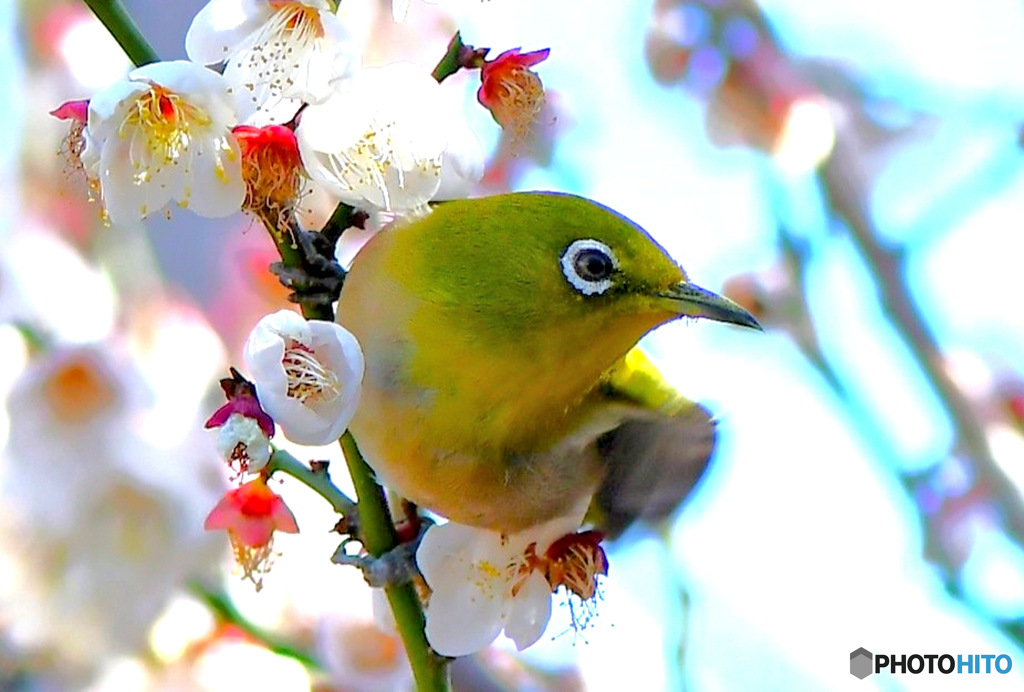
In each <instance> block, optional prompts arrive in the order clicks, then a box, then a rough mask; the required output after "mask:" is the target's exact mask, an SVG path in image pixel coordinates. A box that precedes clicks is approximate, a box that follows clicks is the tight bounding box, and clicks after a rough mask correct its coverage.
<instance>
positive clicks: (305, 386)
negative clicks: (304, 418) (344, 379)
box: [281, 339, 341, 404]
mask: <svg viewBox="0 0 1024 692" xmlns="http://www.w3.org/2000/svg"><path fill="white" fill-rule="evenodd" d="M281 364H282V365H283V366H284V372H285V375H286V376H287V378H288V396H289V397H291V398H293V399H298V400H299V401H300V402H302V403H303V404H308V403H318V402H324V401H331V400H333V399H336V398H338V397H339V396H340V395H341V383H340V382H339V381H338V377H337V376H336V375H335V374H334V373H333V372H331V371H330V370H328V369H326V368H325V367H324V366H323V364H321V363H320V361H319V360H317V358H316V353H315V352H314V351H313V349H311V348H309V347H308V346H306V345H305V344H303V343H300V342H298V341H295V340H294V339H290V340H288V346H287V347H286V348H285V350H284V357H283V358H282V359H281Z"/></svg>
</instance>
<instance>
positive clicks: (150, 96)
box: [117, 84, 211, 184]
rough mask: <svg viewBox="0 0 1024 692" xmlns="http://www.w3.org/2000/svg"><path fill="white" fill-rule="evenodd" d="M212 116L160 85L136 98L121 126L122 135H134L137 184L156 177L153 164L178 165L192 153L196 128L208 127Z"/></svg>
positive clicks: (132, 153) (132, 156)
mask: <svg viewBox="0 0 1024 692" xmlns="http://www.w3.org/2000/svg"><path fill="white" fill-rule="evenodd" d="M210 124H211V120H210V117H209V116H208V115H207V114H206V112H205V111H204V110H203V109H201V108H199V107H198V106H196V105H194V104H191V103H189V102H188V101H185V100H184V99H182V98H181V96H179V95H178V94H176V93H174V92H173V91H170V90H168V89H165V88H164V87H162V86H160V85H158V84H151V85H150V87H149V90H148V91H146V92H144V93H143V94H141V95H140V96H139V97H138V98H136V100H135V102H134V103H133V104H132V105H131V107H130V108H129V109H128V112H127V113H126V114H125V117H124V120H123V121H122V122H121V125H120V127H119V128H118V131H117V133H118V136H120V137H121V138H126V137H130V138H131V144H130V146H129V157H130V160H131V164H132V167H133V168H134V169H135V170H136V174H135V180H134V182H135V183H136V184H141V183H144V182H146V181H147V180H149V179H150V178H151V177H152V174H153V172H155V171H152V170H151V168H150V167H151V166H152V165H153V164H154V163H155V164H156V166H157V170H159V168H160V167H161V166H163V165H167V164H172V163H173V164H176V163H177V162H178V161H179V160H180V159H182V158H183V157H184V156H185V155H186V152H188V150H189V147H190V145H191V144H192V142H193V140H194V139H195V130H205V129H207V128H208V127H209V126H210Z"/></svg>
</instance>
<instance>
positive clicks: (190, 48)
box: [185, 0, 272, 65]
mask: <svg viewBox="0 0 1024 692" xmlns="http://www.w3.org/2000/svg"><path fill="white" fill-rule="evenodd" d="M271 12H272V10H271V8H270V4H269V3H267V2H259V1H258V0H210V2H208V3H207V4H206V5H205V6H204V7H203V8H202V9H201V10H199V12H197V13H196V16H195V18H193V20H192V24H191V25H190V26H189V28H188V33H187V34H186V35H185V53H187V54H188V58H189V60H193V61H195V62H198V63H202V64H203V65H216V64H218V63H222V62H224V61H225V60H226V59H227V57H228V55H229V54H230V53H231V52H232V51H233V50H234V49H235V48H237V47H238V45H239V44H241V43H242V42H243V41H245V39H246V38H248V37H249V35H250V34H252V32H254V31H256V30H257V29H258V28H259V27H260V25H261V24H262V23H263V22H264V21H266V19H267V17H269V16H270V14H271Z"/></svg>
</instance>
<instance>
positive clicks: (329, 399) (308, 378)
mask: <svg viewBox="0 0 1024 692" xmlns="http://www.w3.org/2000/svg"><path fill="white" fill-rule="evenodd" d="M244 355H245V364H246V367H247V368H248V369H249V373H250V375H251V377H252V381H253V384H254V385H255V386H256V393H257V395H258V396H259V400H260V403H261V404H262V405H263V408H264V410H265V411H266V412H267V413H268V414H270V416H271V418H273V419H274V422H275V423H277V424H278V425H280V426H281V429H282V430H283V431H284V434H285V435H286V436H287V437H288V439H290V440H292V441H293V442H297V443H299V444H307V445H324V444H329V443H331V442H334V441H336V440H337V439H338V438H339V437H340V436H341V434H342V433H343V432H345V429H346V428H347V427H348V424H349V421H351V420H352V416H353V415H355V412H356V406H358V404H359V394H360V392H361V390H362V381H363V351H362V349H361V348H360V347H359V342H357V341H356V338H355V337H354V336H352V333H351V332H349V331H348V330H347V329H345V328H344V327H342V326H340V325H338V324H335V323H333V322H324V321H322V320H306V319H305V318H303V317H302V316H301V315H299V314H297V313H295V312H292V311H291V310H280V311H278V312H275V313H274V314H272V315H267V316H266V317H264V318H263V319H262V320H260V321H259V323H258V324H257V325H256V327H255V328H254V329H253V330H252V333H251V334H250V335H249V339H248V341H247V342H246V344H245V354H244Z"/></svg>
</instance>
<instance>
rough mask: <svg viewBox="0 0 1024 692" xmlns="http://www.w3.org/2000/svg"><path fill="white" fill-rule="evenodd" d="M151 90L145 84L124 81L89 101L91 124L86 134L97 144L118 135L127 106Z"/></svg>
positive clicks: (116, 83) (89, 123) (112, 85)
mask: <svg viewBox="0 0 1024 692" xmlns="http://www.w3.org/2000/svg"><path fill="white" fill-rule="evenodd" d="M148 90H149V87H148V86H147V85H145V84H139V83H138V82H131V81H128V80H123V81H120V82H115V83H114V84H111V85H110V86H109V87H107V88H106V89H104V90H102V91H100V92H99V93H98V94H96V95H95V96H93V97H92V98H91V99H89V122H88V127H87V128H86V132H88V133H89V136H90V137H92V138H93V139H94V140H96V141H97V142H102V141H105V140H106V139H107V138H108V137H110V136H112V135H115V134H116V133H117V128H119V127H120V126H121V121H122V120H124V115H125V111H126V108H127V104H128V103H130V102H133V101H134V100H135V98H136V97H137V96H139V95H141V94H144V93H145V92H146V91H148Z"/></svg>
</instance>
